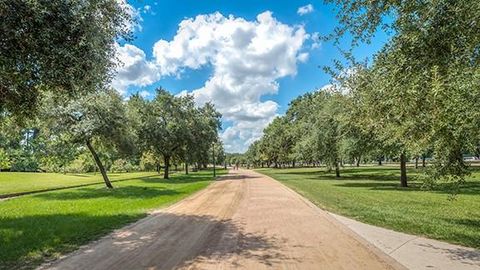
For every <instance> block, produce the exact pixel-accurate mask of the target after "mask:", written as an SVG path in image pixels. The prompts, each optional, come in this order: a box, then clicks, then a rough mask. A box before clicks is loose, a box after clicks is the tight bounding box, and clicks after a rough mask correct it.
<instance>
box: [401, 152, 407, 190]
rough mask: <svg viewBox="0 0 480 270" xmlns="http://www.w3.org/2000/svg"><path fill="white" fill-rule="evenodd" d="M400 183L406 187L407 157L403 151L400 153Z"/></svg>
mask: <svg viewBox="0 0 480 270" xmlns="http://www.w3.org/2000/svg"><path fill="white" fill-rule="evenodd" d="M400 185H401V186H402V187H408V184H407V157H406V156H405V153H402V154H401V155H400Z"/></svg>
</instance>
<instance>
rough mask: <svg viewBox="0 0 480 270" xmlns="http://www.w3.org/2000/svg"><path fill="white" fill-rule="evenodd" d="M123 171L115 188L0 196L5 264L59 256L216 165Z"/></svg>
mask: <svg viewBox="0 0 480 270" xmlns="http://www.w3.org/2000/svg"><path fill="white" fill-rule="evenodd" d="M219 172H220V174H222V173H225V172H226V171H224V170H221V171H219ZM150 174H151V173H150ZM129 175H130V176H131V180H128V179H129ZM60 176H61V175H60ZM60 176H59V177H60ZM122 176H123V177H124V178H125V181H120V182H117V183H115V189H113V190H108V189H106V188H105V187H104V185H103V183H100V184H98V185H92V186H88V187H80V188H71V189H64V190H58V191H50V192H43V193H38V194H34V195H25V196H21V197H18V198H13V199H10V200H5V201H0V269H25V268H26V269H29V268H33V267H35V266H37V265H38V264H40V263H42V262H43V261H45V260H51V259H55V258H57V257H58V256H59V255H61V254H65V253H67V252H70V251H73V250H75V249H76V248H78V247H79V246H80V245H83V244H86V243H88V242H89V241H92V240H94V239H97V238H99V237H101V236H103V235H105V234H107V233H109V232H111V231H112V230H114V229H117V228H120V227H122V226H124V225H126V224H128V223H131V222H133V221H136V220H138V219H140V218H142V217H145V216H146V215H147V213H148V211H149V210H152V209H155V208H158V207H162V206H167V205H170V204H172V203H174V202H177V201H179V200H181V199H183V198H185V197H187V196H188V195H190V194H192V193H194V192H196V191H198V190H200V189H202V188H204V187H206V186H207V185H208V184H209V183H210V182H211V180H212V172H211V171H200V172H196V173H191V174H189V175H184V174H174V175H172V177H171V179H169V180H163V179H162V178H161V176H160V175H155V174H153V175H149V176H148V175H145V176H141V175H139V174H137V173H132V174H122ZM12 181H16V182H17V181H18V182H20V181H22V179H21V177H18V178H15V179H12Z"/></svg>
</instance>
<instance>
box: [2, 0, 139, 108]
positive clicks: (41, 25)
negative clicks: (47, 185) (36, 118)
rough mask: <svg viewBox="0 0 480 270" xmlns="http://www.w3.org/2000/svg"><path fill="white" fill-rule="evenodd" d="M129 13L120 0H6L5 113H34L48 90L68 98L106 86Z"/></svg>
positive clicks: (125, 32)
mask: <svg viewBox="0 0 480 270" xmlns="http://www.w3.org/2000/svg"><path fill="white" fill-rule="evenodd" d="M130 14H131V11H130V10H129V8H128V6H127V5H126V4H125V3H122V1H116V0H94V1H44V0H32V1H26V0H12V1H1V2H0V21H1V22H2V23H1V24H0V67H1V68H0V81H1V82H2V83H1V84H0V114H1V115H2V116H3V113H4V112H8V113H10V114H13V115H17V116H30V115H33V113H32V110H35V109H36V108H37V105H38V100H39V99H40V97H41V93H43V92H46V91H48V92H50V93H52V94H53V96H55V98H59V99H61V100H66V99H69V98H72V97H79V96H81V95H84V94H86V93H91V92H94V91H96V90H98V89H100V88H102V87H103V86H104V85H105V84H106V83H107V82H108V81H109V79H110V78H111V75H112V71H113V69H112V68H113V66H114V63H115V58H114V54H115V46H114V44H115V42H116V40H117V39H118V38H129V36H130V30H131V29H130V28H131V27H130V24H131V23H132V18H131V16H130Z"/></svg>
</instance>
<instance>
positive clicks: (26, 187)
mask: <svg viewBox="0 0 480 270" xmlns="http://www.w3.org/2000/svg"><path fill="white" fill-rule="evenodd" d="M152 175H156V173H155V172H135V173H109V174H108V176H109V178H110V180H111V181H119V180H125V179H134V178H141V177H146V176H152ZM94 183H103V179H102V175H101V174H100V173H96V174H93V173H85V174H59V173H34V172H0V195H7V194H15V193H21V192H30V191H39V190H48V189H52V188H63V187H71V186H80V185H88V184H94Z"/></svg>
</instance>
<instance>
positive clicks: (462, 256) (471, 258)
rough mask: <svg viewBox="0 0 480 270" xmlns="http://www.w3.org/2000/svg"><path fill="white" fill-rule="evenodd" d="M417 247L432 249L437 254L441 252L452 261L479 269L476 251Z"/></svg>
mask: <svg viewBox="0 0 480 270" xmlns="http://www.w3.org/2000/svg"><path fill="white" fill-rule="evenodd" d="M418 245H419V246H421V247H423V248H429V249H434V250H436V251H437V252H441V253H442V254H444V255H445V256H447V257H448V258H449V259H451V260H453V261H458V262H460V263H462V264H467V265H472V266H477V267H480V251H478V250H469V249H464V248H443V247H438V246H434V245H431V244H418Z"/></svg>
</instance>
